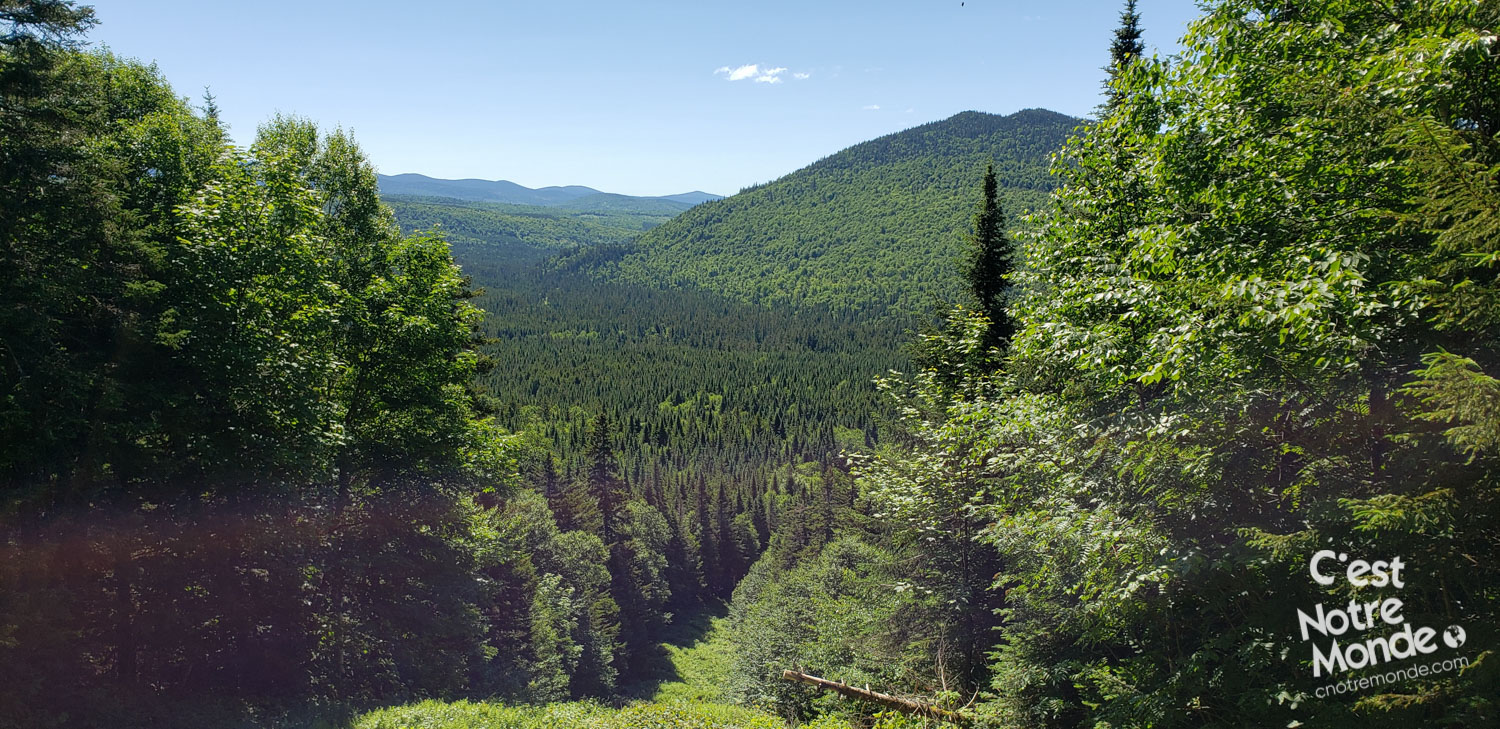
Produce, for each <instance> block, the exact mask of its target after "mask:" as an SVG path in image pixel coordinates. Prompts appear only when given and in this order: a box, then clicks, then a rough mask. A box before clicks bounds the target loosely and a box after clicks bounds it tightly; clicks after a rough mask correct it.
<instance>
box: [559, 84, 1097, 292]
mask: <svg viewBox="0 0 1500 729" xmlns="http://www.w3.org/2000/svg"><path fill="white" fill-rule="evenodd" d="M1079 123H1080V120H1078V119H1075V118H1073V117H1069V116H1064V115H1062V114H1057V113H1055V112H1050V111H1044V110H1038V109H1029V110H1026V111H1020V112H1017V113H1015V114H1011V115H1009V116H998V115H994V114H985V113H980V112H972V111H970V112H964V113H961V114H958V115H956V116H953V117H951V118H948V119H945V120H942V121H938V122H933V123H930V124H924V125H922V126H919V127H914V128H912V129H908V130H906V131H903V132H898V133H896V134H891V135H887V136H884V137H881V138H879V139H875V140H871V141H869V142H865V143H863V144H858V145H855V146H853V147H850V148H848V149H845V150H843V151H841V152H838V153H837V154H834V155H831V156H829V157H826V158H824V159H822V160H820V161H818V162H816V163H814V164H812V165H810V166H808V167H805V168H803V169H801V170H798V171H796V172H793V173H791V174H789V175H787V176H785V177H782V178H781V179H778V180H776V181H774V182H770V183H767V184H764V185H760V186H757V187H753V188H749V189H747V190H744V191H742V192H740V193H739V194H738V195H734V196H733V197H729V198H725V199H723V200H719V201H714V202H706V203H703V204H701V205H699V206H697V207H694V208H693V209H691V210H689V211H687V212H685V213H683V214H682V215H680V216H678V217H677V218H675V219H674V220H672V221H671V222H670V223H667V224H664V225H662V226H660V227H658V228H656V229H654V230H652V231H651V232H650V233H648V234H646V235H644V236H642V237H641V238H640V239H639V240H638V241H637V242H636V243H635V245H634V246H632V247H630V248H625V249H616V250H613V251H600V252H598V253H596V254H592V255H584V256H583V257H581V258H580V260H579V261H578V265H580V266H581V267H584V268H586V269H588V270H591V271H592V272H593V274H594V275H596V276H601V277H605V278H612V279H617V280H624V281H630V282H634V283H641V284H646V285H651V286H665V287H699V288H706V289H713V290H716V291H720V292H723V293H726V294H728V295H730V296H733V297H735V298H738V299H741V300H745V301H750V302H755V303H761V304H770V305H780V304H796V305H808V304H813V305H827V306H830V307H833V308H841V309H855V310H869V311H875V312H885V311H894V312H900V313H911V312H915V311H919V310H922V309H924V308H926V307H927V306H928V305H929V304H930V302H932V301H933V300H934V299H940V298H953V297H956V296H957V294H958V290H959V289H958V278H957V266H955V265H954V263H955V259H956V258H957V257H958V256H959V255H960V252H961V250H962V245H963V239H964V235H965V233H966V232H967V230H968V226H969V219H970V217H971V215H972V213H973V210H974V206H975V205H976V204H977V202H978V199H979V182H980V178H981V176H982V175H983V174H984V170H985V166H986V165H987V164H988V163H990V162H993V163H994V164H995V169H996V172H997V173H998V174H999V177H1000V184H1001V197H1002V200H1003V202H1004V204H1005V208H1006V211H1007V213H1008V214H1009V216H1010V222H1011V225H1012V226H1014V225H1016V224H1017V223H1018V221H1019V219H1020V216H1021V215H1022V214H1023V213H1024V212H1026V211H1027V210H1029V209H1032V208H1035V207H1036V206H1038V205H1040V204H1041V203H1042V201H1043V200H1044V199H1045V198H1046V195H1047V193H1048V192H1049V191H1050V190H1051V188H1052V185H1053V182H1052V180H1051V179H1050V178H1049V176H1048V174H1047V168H1048V156H1049V155H1050V154H1051V153H1052V152H1053V151H1055V150H1057V149H1058V148H1059V147H1060V146H1061V145H1062V143H1063V141H1064V140H1065V139H1066V138H1067V136H1068V134H1069V132H1070V131H1071V130H1073V129H1074V128H1075V127H1076V126H1077V125H1078V124H1079Z"/></svg>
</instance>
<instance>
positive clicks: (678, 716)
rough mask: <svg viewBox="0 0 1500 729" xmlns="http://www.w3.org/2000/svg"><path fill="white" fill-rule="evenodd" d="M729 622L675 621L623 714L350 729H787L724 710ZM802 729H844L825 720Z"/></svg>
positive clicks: (568, 709)
mask: <svg viewBox="0 0 1500 729" xmlns="http://www.w3.org/2000/svg"><path fill="white" fill-rule="evenodd" d="M728 622H729V619H728V618H727V617H726V616H725V610H724V608H723V606H722V605H719V606H715V607H714V608H713V609H710V610H708V611H704V612H702V613H698V614H696V615H689V616H682V617H680V618H679V621H678V622H677V623H676V624H674V625H673V626H671V628H670V629H669V631H668V632H667V635H666V638H667V640H666V641H665V642H663V643H662V644H661V646H660V648H661V651H660V653H659V654H658V657H659V659H660V660H659V662H658V664H657V666H656V667H654V668H653V669H652V670H651V671H650V672H649V674H648V675H646V676H642V677H641V679H640V680H639V681H636V682H634V683H632V684H630V685H628V686H627V687H626V688H625V689H624V690H623V691H622V693H623V695H624V696H625V698H628V699H635V703H631V704H629V705H627V706H625V707H624V708H620V709H615V708H611V707H609V706H607V705H604V704H600V703H596V702H592V701H577V702H572V703H563V704H547V705H546V706H516V705H505V704H499V703H494V702H487V701H477V702H476V701H453V702H447V701H423V702H421V703H417V704H407V705H406V706H395V707H391V708H387V709H379V710H376V711H372V712H369V713H368V714H364V715H362V716H360V717H358V718H356V719H355V720H354V723H353V724H352V726H351V729H786V727H787V724H786V722H785V721H784V720H782V719H781V718H779V717H776V716H772V715H770V714H767V713H764V712H761V711H756V710H754V709H748V708H745V707H742V706H731V705H728V704H725V703H723V701H724V700H725V697H724V684H725V683H726V682H727V681H728V679H729V669H730V665H731V663H732V662H733V659H734V654H733V643H731V642H730V640H729V624H728ZM804 729H849V727H848V725H847V724H845V723H843V722H840V721H836V720H832V719H824V720H821V721H818V722H816V723H814V724H812V725H808V726H807V727H804Z"/></svg>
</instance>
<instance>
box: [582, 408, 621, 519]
mask: <svg viewBox="0 0 1500 729" xmlns="http://www.w3.org/2000/svg"><path fill="white" fill-rule="evenodd" d="M588 461H589V475H588V478H589V490H590V491H591V492H592V493H593V496H594V500H595V501H597V502H598V503H599V513H600V515H601V516H602V517H603V518H602V528H601V530H600V532H601V533H600V535H599V536H600V538H602V539H603V540H604V544H605V545H606V546H608V545H613V544H614V543H615V542H616V541H617V540H618V538H619V523H620V510H621V509H622V508H624V506H625V494H623V493H622V492H623V490H624V488H623V487H624V485H623V484H622V483H621V481H620V473H619V467H618V466H617V465H616V463H615V453H614V448H613V447H612V446H611V444H610V434H609V416H608V415H606V414H605V413H599V416H598V417H597V418H595V419H594V427H593V430H592V431H591V432H590V433H589V452H588Z"/></svg>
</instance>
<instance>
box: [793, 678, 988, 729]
mask: <svg viewBox="0 0 1500 729" xmlns="http://www.w3.org/2000/svg"><path fill="white" fill-rule="evenodd" d="M781 677H782V678H784V679H786V680H788V681H795V682H797V683H805V684H808V685H810V686H817V687H818V688H821V689H827V690H829V691H833V692H835V693H839V694H842V695H844V696H848V697H850V698H855V699H864V700H865V701H869V702H871V703H874V704H879V705H881V706H884V707H885V708H887V709H894V710H896V711H899V712H902V713H904V714H909V715H911V716H920V717H923V718H926V719H937V720H939V721H946V722H949V723H952V724H957V725H959V726H965V727H966V726H969V725H970V720H969V717H967V716H964V715H962V714H959V713H958V712H955V711H949V710H947V709H943V708H940V707H937V706H933V705H932V704H927V703H923V702H921V701H913V700H911V699H902V698H898V697H895V696H891V695H888V694H882V693H878V692H875V691H871V690H869V689H861V688H855V687H853V686H850V685H849V684H846V683H841V682H837V681H829V680H828V679H826V678H818V677H817V676H809V675H807V674H805V673H798V672H796V671H782V672H781Z"/></svg>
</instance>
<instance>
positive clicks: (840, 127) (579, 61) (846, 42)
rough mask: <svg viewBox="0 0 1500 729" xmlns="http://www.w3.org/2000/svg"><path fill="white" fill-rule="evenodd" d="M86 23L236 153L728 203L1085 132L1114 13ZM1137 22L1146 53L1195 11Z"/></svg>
mask: <svg viewBox="0 0 1500 729" xmlns="http://www.w3.org/2000/svg"><path fill="white" fill-rule="evenodd" d="M960 2H962V3H963V4H962V5H960ZM92 4H93V5H94V7H95V10H96V13H97V15H98V17H99V19H100V21H101V25H99V26H98V27H96V28H95V29H94V31H93V32H92V33H91V35H90V38H91V40H92V41H94V42H95V43H96V44H104V45H108V46H109V47H110V48H111V49H112V50H114V51H115V52H116V53H118V54H121V55H124V56H129V57H134V58H138V59H140V60H142V61H155V62H156V63H157V64H158V65H159V66H160V67H161V69H162V72H163V73H164V74H165V75H166V77H167V79H168V80H169V81H171V82H172V84H173V86H174V87H175V88H176V89H177V91H178V93H179V94H182V95H186V96H191V97H194V98H197V97H198V96H200V95H201V93H202V89H203V87H204V86H208V87H210V88H211V89H212V90H213V93H214V95H215V96H216V97H217V99H218V103H219V105H220V107H221V108H222V109H223V114H222V118H223V119H224V120H225V121H227V122H228V123H229V125H230V128H231V133H232V134H233V135H234V137H235V138H236V139H237V140H238V141H240V142H241V143H245V142H248V141H249V140H250V139H251V138H252V137H253V136H254V132H255V127H256V126H257V125H258V124H260V123H261V122H263V121H265V120H266V119H267V118H269V117H270V116H271V115H273V114H275V113H277V112H282V113H290V114H298V115H301V116H305V117H309V118H312V119H314V120H316V121H318V122H319V123H320V124H322V125H324V126H327V127H332V126H343V127H344V128H346V129H351V130H353V132H354V134H355V137H356V138H357V139H358V140H359V142H360V143H361V145H362V146H363V147H364V149H365V151H366V153H367V154H369V156H370V158H371V160H372V161H374V163H375V165H376V167H377V168H378V169H379V170H380V171H381V172H384V173H387V174H395V173H400V172H420V173H423V174H426V175H431V176H433V177H447V178H460V177H477V178H483V179H508V180H512V181H514V182H518V183H521V184H523V185H527V186H531V187H540V186H544V185H568V184H578V185H589V186H591V187H596V188H599V189H601V190H607V191H610V192H621V193H626V194H633V195H665V194H671V193H677V192H685V191H688V190H694V189H699V190H706V191H709V192H714V193H719V194H731V193H733V192H735V191H737V190H739V189H740V188H741V187H744V186H747V185H750V184H754V183H757V182H764V181H767V180H771V179H775V178H776V177H780V176H781V175H784V174H786V173H788V172H791V171H792V170H795V169H797V168H799V167H802V166H805V165H807V164H809V163H811V162H813V161H816V160H817V159H819V158H821V157H824V156H827V155H829V154H832V153H833V152H836V151H838V150H840V149H843V148H844V147H847V146H849V145H851V144H856V143H858V142H861V141H864V140H866V139H871V138H874V137H877V136H880V135H882V134H887V133H890V132H894V131H898V130H901V129H905V128H908V127H912V126H916V125H918V124H923V123H926V122H929V121H934V120H937V119H942V118H945V117H948V116H951V115H953V114H955V113H957V112H960V111H964V110H968V109H978V110H981V111H989V112H994V113H1003V114H1008V113H1011V112H1014V111H1017V110H1019V109H1025V108H1031V107H1041V108H1047V109H1052V110H1054V111H1060V112H1064V113H1068V114H1074V115H1084V114H1087V113H1089V111H1090V110H1091V109H1092V108H1093V107H1094V106H1095V104H1097V103H1098V99H1099V83H1100V80H1101V79H1102V77H1103V72H1102V71H1101V70H1100V67H1101V66H1103V65H1104V63H1105V61H1106V60H1107V56H1108V50H1107V49H1108V44H1109V40H1110V36H1111V32H1112V31H1113V29H1114V27H1115V25H1116V24H1117V19H1118V15H1119V10H1120V5H1121V3H1120V2H1117V1H1116V0H1053V1H1051V2H1035V1H1032V0H1026V1H1022V0H1006V1H1004V2H997V1H995V0H952V2H948V1H947V0H940V1H935V0H923V1H922V2H847V3H846V2H838V3H833V2H828V3H806V2H778V1H774V0H773V1H762V2H755V3H745V2H736V3H725V2H675V3H657V2H618V1H616V2H594V1H593V0H588V1H584V0H578V1H573V2H569V1H566V0H551V1H549V2H545V3H508V2H488V3H486V2H459V1H452V2H410V0H407V1H405V2H383V1H379V0H372V1H370V2H360V3H353V2H350V3H331V2H318V1H316V0H302V1H301V2H286V1H284V0H260V1H258V2H203V1H202V0H193V1H188V0H96V1H95V2H93V3H92ZM1140 12H1141V14H1142V16H1143V20H1142V25H1143V26H1144V27H1145V28H1146V36H1145V40H1146V41H1147V47H1148V50H1149V51H1155V52H1160V53H1162V54H1168V53H1172V52H1175V51H1176V50H1177V43H1176V41H1177V39H1178V38H1179V37H1181V35H1182V34H1183V32H1184V30H1185V29H1186V26H1187V23H1188V22H1189V21H1190V20H1191V19H1192V18H1193V17H1195V16H1196V15H1197V13H1198V11H1197V8H1196V6H1195V5H1194V3H1193V2H1191V0H1140Z"/></svg>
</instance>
